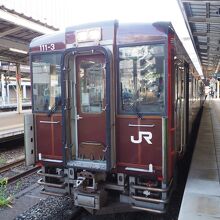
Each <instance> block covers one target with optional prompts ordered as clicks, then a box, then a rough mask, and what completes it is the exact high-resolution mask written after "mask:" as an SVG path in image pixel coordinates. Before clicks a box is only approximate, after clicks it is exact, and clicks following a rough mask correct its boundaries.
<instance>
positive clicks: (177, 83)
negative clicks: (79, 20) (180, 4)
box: [25, 20, 204, 214]
mask: <svg viewBox="0 0 220 220" xmlns="http://www.w3.org/2000/svg"><path fill="white" fill-rule="evenodd" d="M29 54H30V66H31V82H32V113H31V114H27V115H26V116H25V151H26V162H27V164H29V165H30V164H39V165H40V166H41V170H40V171H39V172H38V174H39V175H40V179H39V181H38V183H39V184H40V185H42V186H43V188H42V193H46V194H49V195H59V196H65V195H69V196H71V197H72V198H73V200H74V205H75V206H77V207H83V208H85V209H86V210H88V211H90V212H91V213H94V214H95V213H96V214H98V213H102V212H103V213H104V212H107V211H108V210H111V211H112V212H113V211H120V210H122V209H123V208H122V207H127V208H126V209H125V210H126V211H127V210H128V209H132V210H133V209H134V210H141V211H146V212H152V213H159V214H163V213H165V212H166V210H167V207H168V205H169V201H170V197H171V195H172V191H173V189H174V185H175V181H176V174H175V172H176V171H175V170H176V163H177V161H178V159H179V158H181V156H182V155H183V154H184V152H185V151H186V147H187V144H188V142H189V138H190V134H191V132H192V127H193V123H194V122H195V119H196V117H197V115H198V112H199V111H200V109H201V108H202V105H203V102H204V83H203V81H202V80H201V78H200V76H199V75H198V73H197V71H196V69H195V67H194V66H193V63H192V62H191V60H190V58H189V56H188V55H187V53H186V50H185V49H184V47H183V45H182V43H181V41H180V40H179V38H178V36H177V34H176V33H175V30H174V28H173V27H172V24H171V23H170V22H154V23H129V24H126V23H124V24H123V23H120V22H118V21H117V20H114V21H104V22H96V23H88V24H81V25H77V26H73V27H68V28H66V29H65V31H63V32H54V33H52V34H49V35H43V36H40V37H37V38H35V39H33V40H32V42H31V43H30V49H29ZM115 204H117V205H115ZM112 207H114V208H112Z"/></svg>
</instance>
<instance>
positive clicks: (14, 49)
mask: <svg viewBox="0 0 220 220" xmlns="http://www.w3.org/2000/svg"><path fill="white" fill-rule="evenodd" d="M9 50H10V51H12V52H16V53H22V54H28V52H27V51H25V50H19V49H16V48H9Z"/></svg>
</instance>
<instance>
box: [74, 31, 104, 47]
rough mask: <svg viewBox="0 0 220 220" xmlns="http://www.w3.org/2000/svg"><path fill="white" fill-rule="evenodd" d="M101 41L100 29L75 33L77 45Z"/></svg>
mask: <svg viewBox="0 0 220 220" xmlns="http://www.w3.org/2000/svg"><path fill="white" fill-rule="evenodd" d="M101 39H102V31H101V28H90V29H83V30H77V31H76V41H77V42H78V43H82V42H92V41H93V42H94V41H100V40H101Z"/></svg>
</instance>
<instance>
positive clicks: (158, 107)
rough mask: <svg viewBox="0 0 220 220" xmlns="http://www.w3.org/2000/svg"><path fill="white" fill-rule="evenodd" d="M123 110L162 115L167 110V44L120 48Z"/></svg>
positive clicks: (120, 91) (121, 107) (120, 90)
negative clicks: (165, 50)
mask: <svg viewBox="0 0 220 220" xmlns="http://www.w3.org/2000/svg"><path fill="white" fill-rule="evenodd" d="M119 59H120V63H119V94H120V98H119V112H120V113H125V114H137V113H141V114H151V113H153V114H162V113H163V112H164V109H165V101H164V100H165V94H164V93H165V90H164V88H165V59H164V45H162V44H157V45H144V46H133V47H122V48H119Z"/></svg>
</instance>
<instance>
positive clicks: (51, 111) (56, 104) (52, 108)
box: [47, 103, 59, 117]
mask: <svg viewBox="0 0 220 220" xmlns="http://www.w3.org/2000/svg"><path fill="white" fill-rule="evenodd" d="M58 106H59V105H58V103H55V104H54V105H53V106H52V107H51V109H50V110H49V111H48V114H47V116H48V117H50V116H51V115H52V114H54V113H55V112H56V110H57V109H58Z"/></svg>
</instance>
